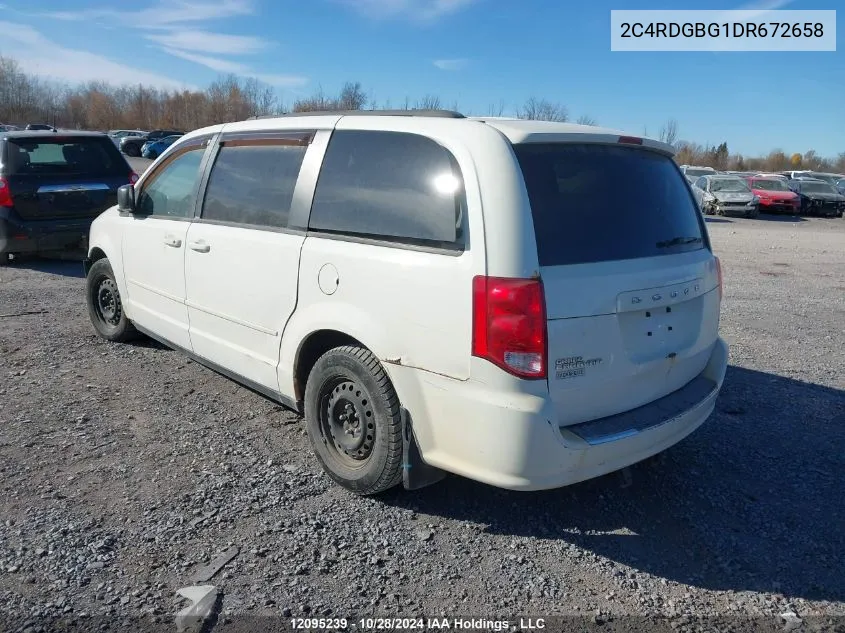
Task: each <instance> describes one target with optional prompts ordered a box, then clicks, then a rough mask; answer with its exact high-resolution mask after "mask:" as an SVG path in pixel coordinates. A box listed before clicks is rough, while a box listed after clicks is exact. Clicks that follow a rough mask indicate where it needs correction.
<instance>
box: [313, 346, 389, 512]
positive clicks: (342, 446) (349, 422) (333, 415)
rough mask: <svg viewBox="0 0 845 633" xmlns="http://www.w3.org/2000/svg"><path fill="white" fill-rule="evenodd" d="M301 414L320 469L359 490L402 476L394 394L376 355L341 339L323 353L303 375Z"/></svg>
mask: <svg viewBox="0 0 845 633" xmlns="http://www.w3.org/2000/svg"><path fill="white" fill-rule="evenodd" d="M305 419H306V428H307V430H308V437H309V439H310V440H311V446H312V448H313V449H314V453H315V454H316V456H317V460H318V461H319V462H320V464H321V466H322V467H323V470H325V471H326V474H328V475H329V477H331V478H332V479H333V480H334V481H335V482H337V483H338V484H339V485H341V486H343V487H344V488H346V489H347V490H349V491H351V492H354V493H355V494H358V495H375V494H378V493H380V492H384V491H385V490H388V489H390V488H393V487H394V486H396V485H397V484H398V483H399V482H400V481H401V480H402V419H401V415H400V409H399V398H398V397H397V395H396V391H395V390H394V388H393V385H392V384H391V382H390V379H389V378H388V377H387V374H386V373H385V371H384V368H383V367H382V366H381V363H379V361H378V359H377V358H376V357H375V356H374V355H373V353H372V352H370V351H369V350H368V349H366V348H364V347H360V346H358V345H346V346H344V347H337V348H334V349H332V350H329V351H328V352H326V353H325V354H323V355H322V356H321V357H320V358H319V359H318V360H317V362H316V363H315V364H314V367H313V368H312V369H311V373H310V375H309V376H308V382H307V384H306V387H305Z"/></svg>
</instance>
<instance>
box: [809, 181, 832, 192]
mask: <svg viewBox="0 0 845 633" xmlns="http://www.w3.org/2000/svg"><path fill="white" fill-rule="evenodd" d="M801 192H802V193H804V192H806V193H837V191H836V190H835V189H834V188H833V185H829V184H827V183H826V182H802V183H801Z"/></svg>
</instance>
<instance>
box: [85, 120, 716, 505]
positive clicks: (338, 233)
mask: <svg viewBox="0 0 845 633" xmlns="http://www.w3.org/2000/svg"><path fill="white" fill-rule="evenodd" d="M672 152H673V149H672V147H671V146H669V145H666V144H664V143H661V142H658V141H655V140H650V139H642V138H636V137H631V136H626V135H624V134H621V133H620V132H615V131H612V130H605V129H601V128H596V127H592V126H580V125H571V124H564V123H552V122H539V121H522V120H487V121H485V120H484V119H473V118H465V117H463V116H461V115H459V114H457V113H450V112H421V113H414V112H413V111H403V112H401V113H400V112H393V113H391V112H379V111H373V112H360V113H321V114H316V115H310V116H303V115H298V116H283V117H276V118H266V119H257V120H250V121H246V122H239V123H229V124H224V125H217V126H214V127H209V128H205V129H201V130H197V131H195V132H191V133H190V134H187V135H185V136H184V137H183V138H181V139H180V140H179V141H178V142H177V143H175V144H174V145H172V146H171V147H170V148H168V149H167V150H166V151H165V152H164V153H163V154H162V155H161V157H159V158H158V159H157V161H156V162H155V163H153V165H152V166H151V167H150V168H149V169H148V170H147V171H146V172H145V174H144V175H143V176H142V177H141V179H140V180H139V181H138V183H137V184H136V185H134V187H133V186H127V187H123V188H121V190H120V193H119V204H118V206H116V207H115V208H112V209H110V210H109V211H106V212H105V213H103V214H102V215H101V216H100V217H99V218H98V219H97V220H96V221H95V222H94V224H93V226H92V229H91V233H90V251H89V255H88V258H87V259H86V263H85V265H86V271H87V294H86V296H87V304H88V310H89V313H90V316H91V320H92V323H93V325H94V328H95V329H96V331H97V332H98V333H99V334H100V336H102V337H104V338H106V339H109V340H112V341H125V340H128V339H129V338H131V337H132V336H133V335H134V334H135V333H136V332H137V331H140V332H142V333H145V334H147V335H149V336H151V337H153V338H155V339H158V340H159V341H162V342H163V343H165V344H166V345H168V346H170V347H173V348H176V349H179V350H182V351H183V352H185V353H186V354H189V355H190V356H192V357H193V358H195V359H196V360H198V361H200V362H201V363H204V364H206V365H207V366H209V367H211V368H213V369H216V370H218V371H219V372H221V373H223V374H225V375H227V376H229V377H231V378H232V379H234V380H236V381H238V382H240V383H242V384H244V385H246V386H248V387H250V388H252V389H254V390H257V391H259V392H262V393H264V394H266V395H267V396H269V397H271V398H273V399H275V400H277V401H279V402H281V403H283V404H285V405H287V406H289V407H291V408H293V409H295V410H297V411H299V412H300V413H302V414H303V415H304V417H305V419H306V427H307V430H308V434H309V437H310V440H311V444H312V447H313V450H314V452H315V453H316V456H317V458H318V460H319V462H320V463H321V464H322V466H323V467H324V469H325V471H326V472H327V473H328V474H329V476H331V477H332V478H333V479H334V480H335V481H336V482H338V483H339V484H341V485H342V486H344V487H346V488H347V489H349V490H352V491H354V492H356V493H359V494H374V493H378V492H381V491H383V490H386V489H388V488H391V487H393V486H395V485H397V484H399V483H404V485H405V487H406V488H410V489H413V488H417V487H420V486H422V485H426V484H428V483H432V482H434V481H436V480H437V479H439V478H441V477H442V476H443V475H444V473H446V472H449V473H456V474H458V475H462V476H465V477H468V478H471V479H474V480H477V481H481V482H486V483H488V484H492V485H493V486H499V487H502V488H507V489H513V490H537V489H547V488H555V487H560V486H565V485H568V484H572V483H574V482H578V481H582V480H585V479H588V478H592V477H596V476H599V475H602V474H605V473H609V472H612V471H615V470H618V469H621V468H623V467H626V466H628V465H629V464H633V463H635V462H638V461H640V460H643V459H645V458H647V457H649V456H651V455H654V454H656V453H658V452H660V451H663V450H664V449H666V448H669V447H670V446H672V445H674V444H676V443H677V442H679V441H681V440H682V439H683V438H685V437H686V436H688V435H689V434H690V433H692V432H693V431H694V430H695V429H696V428H698V427H699V426H700V425H701V424H702V423H703V422H704V421H705V420H706V419H707V418H708V416H709V415H710V414H711V412H712V411H713V408H714V405H715V401H716V397H717V395H718V393H719V390H720V387H721V385H722V381H723V379H724V376H725V370H726V366H727V359H728V350H727V346H726V344H725V343H724V341H723V340H722V339H721V338H720V337H719V331H718V330H719V314H720V305H721V296H722V277H721V268H720V265H719V260H718V259H717V257H715V256H714V254H713V251H712V248H711V245H710V241H709V239H708V235H707V229H706V226H705V223H704V218H703V217H702V216H701V214H700V213H699V212H698V210H697V207H696V205H695V203H694V200H693V197H692V194H691V192H690V190H689V187H688V186H687V185H686V183H684V179H683V176H682V175H681V172H680V171H679V170H678V168H677V166H676V165H675V164H674V162H673V161H672ZM620 179H621V180H620Z"/></svg>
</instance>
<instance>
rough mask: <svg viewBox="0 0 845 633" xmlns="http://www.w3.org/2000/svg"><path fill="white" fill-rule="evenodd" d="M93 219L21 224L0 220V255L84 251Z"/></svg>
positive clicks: (10, 218) (11, 219)
mask: <svg viewBox="0 0 845 633" xmlns="http://www.w3.org/2000/svg"><path fill="white" fill-rule="evenodd" d="M93 221H94V218H85V219H72V220H40V221H30V222H27V221H23V220H20V219H19V218H17V217H16V215H13V214H8V215H6V216H5V217H3V216H0V253H14V254H24V253H39V252H46V251H59V250H65V249H73V248H85V244H86V242H87V240H88V233H89V231H90V230H91V223H92V222H93Z"/></svg>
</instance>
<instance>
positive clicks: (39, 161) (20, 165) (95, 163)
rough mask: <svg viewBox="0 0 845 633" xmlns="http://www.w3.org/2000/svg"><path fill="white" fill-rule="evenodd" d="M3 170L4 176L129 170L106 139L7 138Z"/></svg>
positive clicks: (110, 173)
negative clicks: (5, 174)
mask: <svg viewBox="0 0 845 633" xmlns="http://www.w3.org/2000/svg"><path fill="white" fill-rule="evenodd" d="M5 168H6V172H7V173H8V174H10V175H11V174H27V173H32V174H45V173H60V174H85V175H92V176H126V175H127V174H128V173H129V167H128V166H127V164H126V161H125V160H124V159H123V157H122V156H121V155H120V151H119V150H118V149H117V148H116V147H115V146H114V143H113V142H112V141H111V140H110V139H108V138H106V137H103V138H67V137H65V138H49V137H48V138H10V139H7V146H6V160H5Z"/></svg>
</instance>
